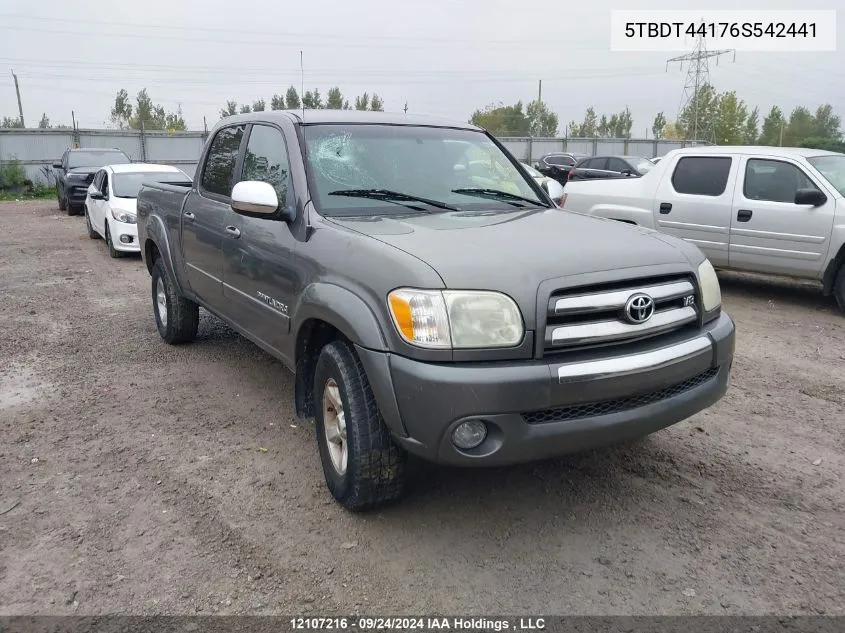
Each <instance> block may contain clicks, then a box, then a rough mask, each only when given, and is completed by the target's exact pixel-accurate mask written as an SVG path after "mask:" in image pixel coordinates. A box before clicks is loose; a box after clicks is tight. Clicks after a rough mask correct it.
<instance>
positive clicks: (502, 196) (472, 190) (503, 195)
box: [452, 187, 546, 207]
mask: <svg viewBox="0 0 845 633" xmlns="http://www.w3.org/2000/svg"><path fill="white" fill-rule="evenodd" d="M452 193H463V194H465V195H467V196H478V197H479V198H492V199H494V200H505V201H513V202H517V201H518V202H528V203H530V204H533V205H534V206H537V207H545V206H546V205H544V204H543V203H542V202H540V201H539V200H532V199H531V198H526V197H524V196H518V195H516V194H515V193H510V192H509V191H501V190H499V189H484V188H483V187H465V188H463V189H452Z"/></svg>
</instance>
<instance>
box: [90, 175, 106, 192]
mask: <svg viewBox="0 0 845 633" xmlns="http://www.w3.org/2000/svg"><path fill="white" fill-rule="evenodd" d="M104 173H105V172H103V171H98V172H97V175H96V176H94V183H93V184H94V187H96V188H97V191H102V190H103V174H104Z"/></svg>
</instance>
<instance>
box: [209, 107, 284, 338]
mask: <svg viewBox="0 0 845 633" xmlns="http://www.w3.org/2000/svg"><path fill="white" fill-rule="evenodd" d="M241 162H242V165H241V167H239V169H240V172H239V174H238V175H237V177H236V181H242V180H257V181H263V182H268V183H270V184H271V185H273V188H274V189H275V190H276V196H277V197H278V199H279V206H280V207H282V208H292V207H293V206H294V205H295V200H296V199H295V197H294V192H293V184H292V181H291V175H290V159H289V155H288V149H287V145H286V143H285V136H284V134H283V133H282V131H281V129H279V128H278V127H276V126H274V125H271V124H269V123H255V124H253V125H252V126H251V129H250V130H249V136H248V139H247V142H246V150H245V153H244V158H243V161H241ZM224 224H225V228H224V230H225V235H224V238H223V254H224V264H223V294H224V298H225V300H226V304H227V310H229V311H230V312H231V314H232V316H233V319H234V320H235V321H236V322H237V323H238V325H240V326H241V327H243V328H244V329H245V330H246V331H247V333H249V334H250V335H251V336H253V337H254V338H256V339H258V340H260V341H261V342H263V343H264V344H265V345H267V346H269V347H272V348H274V349H275V350H276V351H278V352H279V353H280V354H281V353H283V350H284V349H286V348H287V347H288V346H286V345H285V340H286V338H287V337H288V336H289V332H290V316H289V310H290V308H291V307H292V303H293V300H294V293H295V289H296V288H297V287H298V285H299V281H298V279H299V278H298V275H297V272H296V268H295V265H294V251H295V247H296V244H297V240H296V238H295V237H294V235H293V233H292V232H291V227H290V225H289V224H287V223H286V222H284V221H281V220H279V219H278V218H276V217H274V216H270V217H267V216H263V217H250V216H246V215H243V214H240V213H237V212H235V211H234V210H232V209H231V208H229V209H228V211H227V212H226V214H225V223H224Z"/></svg>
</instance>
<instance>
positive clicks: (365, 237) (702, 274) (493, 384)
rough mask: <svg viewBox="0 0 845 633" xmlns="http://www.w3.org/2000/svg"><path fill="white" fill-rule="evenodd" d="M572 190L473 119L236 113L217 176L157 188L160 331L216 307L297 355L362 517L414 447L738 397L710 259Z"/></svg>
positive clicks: (607, 421)
mask: <svg viewBox="0 0 845 633" xmlns="http://www.w3.org/2000/svg"><path fill="white" fill-rule="evenodd" d="M478 161H489V162H490V163H491V164H492V165H494V166H495V168H494V169H490V170H487V171H486V172H485V174H486V175H485V176H479V175H477V174H478V172H477V170H474V169H470V168H469V167H470V165H471V164H472V163H477V162H478ZM556 193H560V192H548V193H547V192H545V191H544V190H543V189H542V188H541V187H540V186H539V185H538V184H537V183H536V182H535V180H534V179H532V178H531V177H530V176H529V175H528V174H527V173H526V172H525V170H524V169H523V168H522V167H520V165H519V163H518V162H517V161H516V159H515V158H514V157H513V156H512V155H510V154H509V153H508V152H507V151H506V150H505V149H504V148H503V147H502V145H501V144H500V143H498V142H497V141H496V140H495V139H494V138H493V137H491V136H490V135H489V134H487V133H486V132H484V131H483V130H480V129H478V128H476V127H473V126H471V125H468V124H465V123H454V122H444V121H441V120H439V119H429V118H421V117H413V116H406V115H389V114H385V113H379V112H355V111H351V112H350V111H333V110H321V111H314V112H305V113H297V112H287V111H280V112H258V113H253V114H248V115H240V116H232V117H227V118H226V119H224V120H223V121H221V122H219V123H218V124H217V126H216V127H215V128H214V129H213V130H212V132H211V134H210V136H209V141H208V142H207V143H206V146H205V148H204V149H203V152H202V154H201V157H200V161H199V165H198V167H197V172H196V176H195V178H194V182H193V183H185V184H184V186H180V185H168V184H154V183H151V184H149V185H145V186H144V187H143V188H142V190H141V191H140V193H139V196H138V235H139V241H140V244H141V245H142V253H143V258H144V262H145V263H146V266H147V269H148V270H149V272H150V274H151V276H152V307H153V312H154V315H155V322H156V325H157V327H158V331H159V334H160V335H161V337H162V338H163V339H164V340H165V341H167V342H168V343H174V344H175V343H184V342H188V341H191V340H192V339H193V338H194V337H195V335H196V332H197V322H198V307H199V306H202V307H203V308H205V309H207V310H208V311H209V312H211V313H212V314H214V315H216V316H217V317H219V318H220V319H222V320H223V321H225V322H226V323H228V324H229V325H230V326H231V327H232V328H234V329H235V330H236V331H238V332H240V333H241V334H243V335H244V336H245V337H247V338H248V339H250V340H251V341H253V342H254V343H256V344H257V345H259V346H260V347H262V348H263V349H265V350H266V351H267V352H269V353H270V354H272V355H273V356H275V357H276V358H278V359H279V360H281V361H282V362H283V363H284V364H285V365H286V366H287V367H288V368H289V369H290V370H292V371H293V372H294V373H295V375H296V379H295V403H296V413H297V414H298V415H299V416H302V417H305V418H312V417H313V418H314V419H315V422H316V436H317V442H318V447H319V453H320V458H321V461H322V465H323V470H324V473H325V479H326V483H327V485H328V488H329V490H330V491H331V493H332V494H333V495H334V497H335V499H337V500H338V501H339V502H340V503H341V504H343V505H344V506H345V507H346V508H349V509H351V510H362V509H365V508H371V507H375V506H378V505H380V504H382V503H385V502H388V501H391V500H393V499H395V498H397V497H398V496H400V494H401V492H402V488H403V481H404V475H405V467H406V456H407V454H408V453H414V454H417V455H419V456H421V457H423V458H425V459H428V460H431V461H434V462H439V463H446V464H453V465H461V466H485V465H502V464H510V463H516V462H525V461H530V460H537V459H543V458H549V457H553V456H557V455H562V454H565V453H571V452H576V451H582V450H585V449H589V448H592V447H597V446H601V445H605V444H611V443H616V442H622V441H627V440H631V439H635V438H637V437H641V436H644V435H647V434H649V433H652V432H654V431H657V430H659V429H661V428H664V427H666V426H669V425H671V424H674V423H676V422H679V421H681V420H683V419H685V418H688V417H689V416H691V415H693V414H695V413H697V412H698V411H701V410H702V409H704V408H706V407H708V406H710V405H712V404H713V403H714V402H716V401H717V400H718V399H719V398H720V397H721V396H722V395H723V394H724V393H725V391H726V389H727V386H728V381H729V376H730V371H731V363H732V359H733V352H734V325H733V322H732V321H731V319H730V318H729V317H728V315H727V314H726V313H725V312H724V311H722V309H721V294H720V291H719V282H718V280H717V278H716V275H715V273H714V271H713V267H712V266H711V265H710V263H709V261H708V260H707V259H706V258H705V257H704V256H703V255H702V253H701V251H700V250H699V249H698V248H697V247H696V246H694V245H692V244H688V243H686V242H684V241H682V240H680V239H677V238H673V237H670V236H667V235H664V234H661V233H658V232H655V231H652V230H648V229H644V228H640V227H634V226H630V225H626V224H622V223H619V222H614V221H611V220H604V219H597V218H591V217H587V216H585V215H581V214H576V213H570V212H566V211H562V210H561V209H560V208H558V207H557V206H556V205H555V204H554V203H553V201H552V199H553V198H554V197H555V194H556Z"/></svg>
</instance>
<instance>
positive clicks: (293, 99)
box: [220, 86, 407, 118]
mask: <svg viewBox="0 0 845 633" xmlns="http://www.w3.org/2000/svg"><path fill="white" fill-rule="evenodd" d="M353 103H354V107H353V106H351V105H349V100H348V99H346V98H344V96H343V93H342V92H341V90H340V88H339V87H338V86H334V87H332V88H329V90H328V92H327V93H326V100H325V101H323V96H322V95H321V94H320V90H319V88H315V89H314V90H313V91H311V90H308V91H306V92H305V94H303V95H302V97H300V96H299V93H298V92H297V90H296V88H294V87H293V86H291V87H290V88H288V89H287V91H286V92H285V93H284V94H274V95H273V96H272V97H270V110H299V109H300V108H303V107H304V108H306V109H307V110H353V109H354V110H371V111H374V112H383V111H384V101H383V100H382V98H381V97H379V96H378V95H377V94H376V93H375V92H374V93H373V94H372V96H370V95H369V94H368V93H366V92H365V93H364V94H363V95H359V96H357V97H355V100H354V101H353ZM405 107H406V108H407V104H406V105H405ZM266 109H267V102H266V101H265V100H264V99H258V100H256V101H254V102H253V103H252V105H250V104H248V103H244V104H241V105H240V106H239V105H238V102H237V100H235V99H232V100H230V101H227V102H226V106H225V107H223V108H221V109H220V118H225V117H227V116H232V115H235V114H247V113H249V112H264V111H265V110H266Z"/></svg>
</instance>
